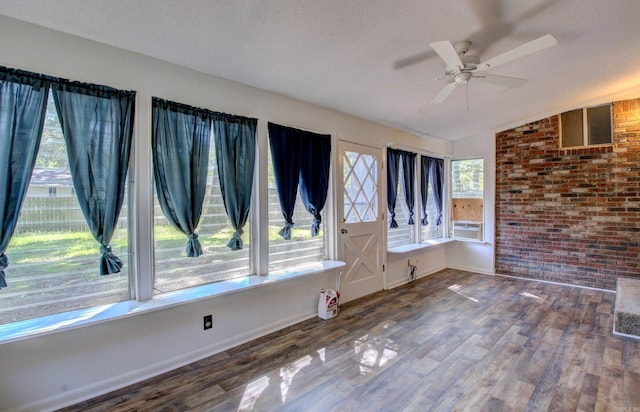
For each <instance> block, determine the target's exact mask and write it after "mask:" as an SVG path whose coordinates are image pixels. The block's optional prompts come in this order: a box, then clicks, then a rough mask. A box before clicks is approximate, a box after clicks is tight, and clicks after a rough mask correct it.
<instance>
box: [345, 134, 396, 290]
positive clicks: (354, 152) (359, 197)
mask: <svg viewBox="0 0 640 412" xmlns="http://www.w3.org/2000/svg"><path fill="white" fill-rule="evenodd" d="M338 159H339V164H338V168H337V169H338V170H337V171H338V178H337V179H336V181H337V186H338V187H337V188H336V189H337V190H336V192H337V197H338V198H337V218H338V244H337V246H338V255H339V257H338V258H339V259H340V260H342V261H344V262H346V266H345V268H344V270H343V273H342V278H341V281H340V296H341V299H340V300H341V301H342V302H348V301H350V300H353V299H357V298H359V297H362V296H365V295H368V294H370V293H373V292H377V291H379V290H382V289H383V288H384V272H383V266H382V265H383V254H384V249H383V247H384V245H383V242H382V221H383V213H382V210H384V209H383V208H382V207H381V193H380V192H381V190H380V186H379V185H380V181H381V178H380V177H381V172H382V162H381V150H380V149H376V148H372V147H369V146H363V145H358V144H354V143H349V142H344V141H339V142H338Z"/></svg>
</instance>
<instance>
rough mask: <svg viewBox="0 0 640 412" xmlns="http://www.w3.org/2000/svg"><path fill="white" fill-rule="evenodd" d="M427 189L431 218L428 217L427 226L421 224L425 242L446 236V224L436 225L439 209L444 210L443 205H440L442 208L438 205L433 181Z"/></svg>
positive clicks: (428, 211)
mask: <svg viewBox="0 0 640 412" xmlns="http://www.w3.org/2000/svg"><path fill="white" fill-rule="evenodd" d="M427 190H428V192H427V205H426V206H427V208H426V209H427V216H429V217H430V218H428V219H427V222H428V224H427V225H426V226H420V227H421V232H422V233H421V237H422V242H423V243H424V242H426V241H427V240H429V239H438V238H443V237H444V225H442V224H441V225H436V218H435V216H438V210H439V209H440V210H442V206H440V208H437V207H436V198H435V195H434V194H433V186H432V185H431V182H428V185H427ZM416 221H417V220H416Z"/></svg>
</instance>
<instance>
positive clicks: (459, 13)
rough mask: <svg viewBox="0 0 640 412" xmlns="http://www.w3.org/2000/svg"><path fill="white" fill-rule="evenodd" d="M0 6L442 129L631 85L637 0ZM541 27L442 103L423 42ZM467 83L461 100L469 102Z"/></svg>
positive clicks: (500, 38) (252, 80) (511, 36)
mask: <svg viewBox="0 0 640 412" xmlns="http://www.w3.org/2000/svg"><path fill="white" fill-rule="evenodd" d="M0 14H4V15H7V16H9V17H14V18H17V19H21V20H25V21H28V22H31V23H35V24H38V25H42V26H46V27H49V28H53V29H56V30H59V31H62V32H66V33H70V34H74V35H77V36H80V37H85V38H88V39H91V40H96V41H100V42H102V43H106V44H110V45H113V46H117V47H120V48H123V49H127V50H131V51H134V52H138V53H141V54H145V55H148V56H152V57H156V58H159V59H162V60H165V61H169V62H172V63H176V64H179V65H182V66H186V67H189V68H192V69H195V70H199V71H202V72H206V73H210V74H213V75H216V76H220V77H224V78H227V79H231V80H235V81H238V82H242V83H246V84H250V85H253V86H257V87H260V88H262V89H266V90H270V91H273V92H277V93H281V94H284V95H287V96H291V97H294V98H297V99H300V100H304V101H307V102H311V103H315V104H318V105H321V106H325V107H329V108H333V109H336V110H339V111H342V112H345V113H349V114H352V115H354V116H358V117H361V118H365V119H369V120H372V121H375V122H378V123H382V124H386V125H389V126H392V127H396V128H399V129H402V130H406V131H409V132H411V133H414V134H417V135H425V136H432V137H437V138H442V139H447V140H455V139H458V138H462V137H467V136H473V135H476V134H480V133H483V132H486V131H491V130H496V129H503V128H506V127H511V126H514V125H517V124H519V123H523V122H526V121H531V120H535V119H537V118H539V117H543V116H546V115H548V114H552V113H557V112H560V111H564V110H568V109H571V108H575V107H579V106H582V105H585V104H593V103H601V102H605V101H611V100H617V99H620V98H628V97H637V96H640V46H639V44H640V41H639V39H640V23H639V22H640V2H639V1H637V0H615V1H603V0H556V1H544V0H503V1H499V0H448V1H442V0H377V1H372V0H349V1H348V0H289V1H286V0H269V1H259V0H254V1H249V0H235V1H234V0H224V1H212V0H182V1H175V0H56V1H50V0H0ZM548 33H549V34H552V35H553V36H554V37H555V38H556V39H557V40H558V45H557V46H555V47H552V48H549V49H546V50H543V51H541V52H539V53H536V54H533V55H530V56H527V57H525V58H522V59H520V60H517V61H513V62H511V63H508V64H505V65H502V66H500V67H497V68H495V69H494V70H490V71H489V72H488V73H491V74H497V75H504V76H513V77H521V78H526V79H528V80H529V82H528V83H527V84H525V85H524V86H522V87H520V88H518V89H513V90H503V89H502V88H500V87H498V86H495V85H489V84H485V83H482V82H478V81H474V80H472V81H471V82H470V83H469V85H468V90H467V89H466V88H465V87H459V88H457V89H456V90H455V91H454V93H453V94H452V95H451V96H450V98H449V99H448V100H446V101H445V102H444V103H443V104H440V105H431V104H430V102H431V100H432V99H433V98H434V97H435V96H436V95H437V94H438V93H439V91H440V90H441V89H442V88H443V87H444V85H445V84H446V81H445V80H433V79H434V78H436V77H440V76H442V75H443V73H444V70H445V64H444V63H443V61H442V60H441V59H440V58H439V57H438V56H437V55H436V54H435V53H434V52H433V51H431V48H430V47H429V43H431V42H434V41H439V40H450V41H452V42H454V43H455V42H459V41H462V40H469V41H471V42H473V45H472V48H471V50H470V53H469V54H477V55H479V56H480V58H481V60H487V59H488V58H490V57H493V56H495V55H498V54H500V53H502V52H504V51H507V50H509V49H511V48H514V47H517V46H519V45H521V44H524V43H526V42H528V41H531V40H534V39H536V38H538V37H540V36H542V35H544V34H548ZM467 92H468V106H469V108H468V110H467Z"/></svg>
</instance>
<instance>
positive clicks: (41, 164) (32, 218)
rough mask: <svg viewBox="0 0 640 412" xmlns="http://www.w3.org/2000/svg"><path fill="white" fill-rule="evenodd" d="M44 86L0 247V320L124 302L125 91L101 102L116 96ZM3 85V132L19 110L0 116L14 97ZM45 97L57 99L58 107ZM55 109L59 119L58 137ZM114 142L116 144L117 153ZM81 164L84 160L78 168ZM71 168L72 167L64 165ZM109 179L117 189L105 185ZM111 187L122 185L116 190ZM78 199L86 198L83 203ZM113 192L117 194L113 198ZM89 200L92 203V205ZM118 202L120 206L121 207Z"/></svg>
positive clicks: (128, 111) (128, 113) (98, 89)
mask: <svg viewBox="0 0 640 412" xmlns="http://www.w3.org/2000/svg"><path fill="white" fill-rule="evenodd" d="M25 76H27V77H29V76H32V77H33V78H36V77H40V78H41V77H42V76H39V75H34V74H29V75H25ZM47 80H48V81H51V82H52V83H51V84H52V85H53V86H52V88H51V90H49V88H43V89H41V90H44V92H45V93H46V92H47V91H48V93H47V96H46V99H47V101H46V112H45V117H44V126H43V129H42V134H41V138H40V144H39V147H38V146H37V145H36V148H37V150H38V151H37V156H36V158H35V162H34V165H33V169H32V173H30V175H31V179H30V181H29V183H28V188H27V191H26V195H25V196H24V200H23V202H22V204H21V208H20V215H19V218H18V219H17V222H16V226H15V231H14V232H13V236H12V237H11V238H10V239H11V240H10V242H9V244H8V247H7V249H6V250H5V255H6V256H7V257H8V259H7V260H8V262H7V263H8V264H7V265H6V267H5V268H3V270H4V273H5V274H6V280H7V287H6V288H3V289H2V290H1V291H0V324H6V323H11V322H16V321H20V320H25V319H31V318H36V317H41V316H46V315H52V314H57V313H61V312H66V311H70V310H74V309H83V308H89V307H94V306H99V305H103V304H108V303H115V302H119V301H123V300H128V299H130V298H131V293H130V288H129V270H128V263H129V262H128V220H127V212H128V211H127V209H126V201H123V198H126V193H128V191H127V188H126V187H124V182H125V181H126V178H125V176H126V167H127V165H128V144H129V140H130V139H131V131H132V129H131V123H129V122H131V121H132V114H133V108H132V106H130V105H129V104H130V103H132V100H133V99H132V97H133V96H132V94H131V93H129V94H128V95H126V96H124V100H121V101H118V98H117V97H115V99H111V98H110V97H109V96H111V95H114V96H115V95H116V94H118V93H119V92H117V91H114V90H112V89H108V88H103V87H102V86H93V85H86V86H85V85H82V84H78V83H75V84H69V83H65V82H62V81H61V83H55V81H57V79H49V78H48V79H47ZM10 83H11V82H10V81H4V80H3V81H0V86H1V87H2V92H1V93H0V97H1V98H2V103H1V104H0V110H2V112H0V126H2V129H3V130H9V129H11V127H8V128H7V126H8V125H9V123H11V122H12V120H11V119H12V118H13V119H15V117H13V116H14V113H19V111H17V112H11V113H10V114H9V116H8V117H7V116H6V115H7V114H8V113H7V112H4V111H5V110H12V109H10V107H11V106H10V104H9V101H10V100H11V99H12V96H18V95H19V94H20V93H21V92H20V91H16V90H15V89H11V84H10ZM10 89H11V90H10ZM54 93H59V94H58V96H57V99H58V100H57V102H54ZM85 93H86V94H85ZM125 94H126V93H125ZM56 105H58V107H57V108H56ZM87 109H88V110H87ZM120 109H122V110H120ZM114 110H115V111H116V112H117V113H114ZM60 113H62V114H63V115H64V122H65V127H64V130H65V131H64V134H63V127H61V117H60ZM22 115H23V113H19V114H18V116H22ZM121 116H122V117H121ZM33 138H34V139H37V137H33ZM68 142H71V144H72V145H73V148H70V146H69V143H68ZM104 142H108V147H113V148H114V149H116V150H115V151H114V152H111V151H109V149H108V148H105V147H104V146H102V144H103V143H104ZM119 143H121V144H122V145H121V146H120V147H119V149H118V146H117V145H118V144H119ZM85 148H86V149H87V151H86V152H85V151H84V149H85ZM94 148H95V149H96V150H95V151H93V150H92V149H94ZM5 153H7V154H8V152H5ZM20 156H24V153H22V154H20ZM119 156H123V157H121V158H120V157H119ZM87 159H89V160H90V161H91V163H90V164H89V165H86V164H83V162H84V161H86V160H87ZM70 162H73V164H74V165H75V166H74V167H73V168H71V167H70ZM105 162H113V163H111V164H112V167H107V168H103V167H102V166H101V165H104V164H105ZM116 163H120V164H121V165H122V167H123V169H121V172H123V173H124V174H125V175H117V173H116V172H114V169H116V166H114V165H115V164H116ZM111 172H114V173H111ZM118 173H119V172H118ZM111 177H113V178H114V179H117V180H118V181H119V182H120V183H114V182H115V181H112V183H108V181H107V180H104V179H109V178H111ZM118 184H122V185H123V186H121V191H120V189H118V188H117V186H118ZM15 185H16V183H15V182H14V183H13V186H14V187H15ZM103 188H109V189H110V190H108V191H107V192H109V193H112V194H113V197H111V198H109V196H110V195H109V193H107V192H105V191H104V190H103ZM79 192H81V193H79ZM86 194H91V199H90V200H87V199H86V198H85V196H86ZM118 195H120V196H122V197H120V198H119V199H118V198H117V197H118ZM79 196H80V197H81V198H82V199H83V200H82V204H81V203H80V202H79V200H78V197H79ZM105 196H106V198H105ZM98 199H101V200H100V201H96V202H95V203H94V200H98ZM110 201H113V203H109V202H110ZM118 202H122V208H119V207H118V206H117V203H118ZM103 204H110V205H111V206H110V212H109V213H108V215H109V216H111V217H112V218H113V219H114V220H112V221H111V222H113V224H111V223H110V222H108V221H107V220H108V216H106V214H105V213H104V212H103V211H102V210H98V209H97V208H99V207H100V206H101V205H103ZM114 204H115V206H113V205H114ZM94 207H95V208H96V209H94ZM89 225H91V226H89ZM107 232H112V233H107ZM99 239H100V241H99ZM100 242H101V243H102V246H101V244H100ZM101 274H102V275H106V276H100V275H101Z"/></svg>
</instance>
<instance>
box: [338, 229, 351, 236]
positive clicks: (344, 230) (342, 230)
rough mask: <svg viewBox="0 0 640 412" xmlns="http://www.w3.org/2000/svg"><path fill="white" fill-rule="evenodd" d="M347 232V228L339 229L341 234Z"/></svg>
mask: <svg viewBox="0 0 640 412" xmlns="http://www.w3.org/2000/svg"><path fill="white" fill-rule="evenodd" d="M347 232H349V231H348V230H347V229H340V233H342V234H343V235H344V234H345V233H347Z"/></svg>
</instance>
